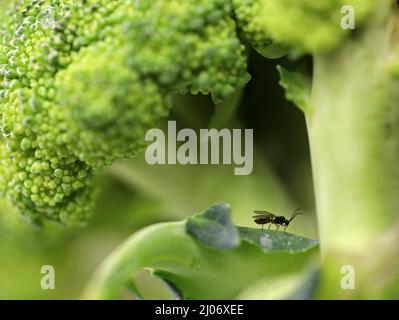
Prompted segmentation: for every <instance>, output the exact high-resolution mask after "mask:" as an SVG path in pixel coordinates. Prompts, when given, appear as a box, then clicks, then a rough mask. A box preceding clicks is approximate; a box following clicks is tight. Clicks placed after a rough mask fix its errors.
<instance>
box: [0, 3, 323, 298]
mask: <svg viewBox="0 0 399 320" xmlns="http://www.w3.org/2000/svg"><path fill="white" fill-rule="evenodd" d="M0 10H1V1H0ZM308 60H309V59H308V58H307V57H305V58H301V59H300V60H297V61H296V62H294V63H293V62H288V60H285V59H280V60H266V59H263V58H261V57H260V56H259V55H258V54H257V53H256V52H251V53H250V55H249V69H250V73H251V74H252V78H253V79H252V81H251V82H250V83H249V84H248V85H247V87H246V88H245V89H244V90H243V91H241V92H237V93H236V95H235V96H233V97H231V99H229V100H228V101H226V102H224V103H222V104H220V105H217V106H214V105H213V104H212V102H211V100H210V98H209V97H206V96H183V97H176V99H175V103H174V109H173V112H172V114H171V115H170V118H169V119H170V120H176V121H177V124H178V126H179V127H181V128H185V127H190V128H194V129H199V128H207V127H209V126H212V127H216V128H222V127H230V128H253V129H254V138H255V141H254V171H253V173H252V174H251V175H249V176H234V175H233V168H232V167H229V166H225V165H220V166H215V165H213V166H211V165H209V166H205V165H199V166H180V165H176V166H170V165H165V166H150V165H148V164H146V163H145V161H144V156H143V154H142V155H140V156H139V157H138V158H136V159H134V160H131V161H123V162H118V163H115V164H114V165H113V166H112V167H110V168H109V169H108V170H107V172H106V173H105V174H103V175H102V176H101V177H99V178H98V185H99V188H100V196H99V198H98V201H97V208H96V210H95V212H94V213H93V216H92V219H91V220H90V221H89V223H88V225H87V227H85V228H80V229H69V228H63V227H62V226H58V225H46V226H45V227H43V228H41V229H39V228H35V227H33V226H31V225H29V224H27V223H26V222H24V221H20V218H19V217H18V216H17V215H16V214H14V213H13V212H12V209H11V208H10V207H9V206H8V204H7V203H5V201H2V202H1V204H0V207H1V209H0V210H1V213H0V299H75V298H79V295H80V294H81V292H82V290H83V289H84V286H85V285H86V283H87V281H88V279H89V278H90V276H91V275H92V273H93V272H94V270H95V269H96V267H97V266H98V265H99V264H100V262H101V261H102V260H103V259H104V258H105V257H106V256H107V255H108V254H109V253H110V252H111V251H112V250H113V249H114V248H115V247H116V246H117V245H118V244H119V243H121V242H122V241H123V240H124V239H125V238H127V237H128V236H129V235H131V234H132V233H134V232H135V231H137V230H139V229H141V228H143V227H144V226H146V225H149V224H153V223H157V222H161V221H175V220H181V219H184V218H185V217H187V216H188V215H191V214H193V213H195V212H199V211H202V210H203V209H205V208H207V207H209V206H210V205H212V204H213V203H217V202H227V203H230V204H231V206H232V210H233V219H234V221H235V222H236V224H238V225H243V226H252V227H257V226H255V225H254V224H253V222H252V219H251V215H252V211H253V210H255V209H264V210H269V211H272V212H275V213H278V214H281V215H285V216H289V215H290V214H291V212H292V210H293V209H295V208H296V207H301V208H302V209H303V210H304V212H305V213H306V214H305V215H303V216H301V217H300V219H297V220H296V221H295V223H293V224H292V225H290V227H289V231H290V232H293V233H298V234H300V235H303V236H306V237H309V238H313V239H316V238H317V228H316V220H315V215H314V207H313V203H314V199H313V193H312V182H311V180H312V179H311V167H310V158H309V151H308V142H307V135H306V127H305V121H304V117H303V114H302V113H301V112H300V111H299V110H297V109H296V108H295V107H294V106H293V105H292V104H290V103H289V102H287V101H286V100H285V98H284V92H283V90H282V88H280V86H279V85H278V73H277V70H276V66H277V65H278V64H282V65H284V66H286V67H287V68H290V67H292V64H296V67H298V66H300V67H303V68H309V66H310V65H311V61H308ZM43 265H52V266H54V268H55V290H43V289H41V287H40V280H41V277H42V276H43V275H42V274H41V273H40V270H41V267H42V266H43ZM139 278H140V279H139V283H140V287H141V288H142V291H143V293H145V296H146V297H149V298H171V295H170V294H169V292H168V290H167V289H166V288H165V286H164V285H163V284H162V283H161V282H160V281H158V280H156V279H153V278H152V277H151V276H149V273H146V272H143V274H142V275H140V276H139ZM126 297H127V298H132V297H130V296H128V295H127V296H126Z"/></svg>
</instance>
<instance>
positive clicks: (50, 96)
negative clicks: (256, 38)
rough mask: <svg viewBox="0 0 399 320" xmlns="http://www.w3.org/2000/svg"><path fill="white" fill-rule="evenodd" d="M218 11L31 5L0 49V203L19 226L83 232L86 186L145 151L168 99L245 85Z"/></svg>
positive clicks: (208, 6) (20, 11)
mask: <svg viewBox="0 0 399 320" xmlns="http://www.w3.org/2000/svg"><path fill="white" fill-rule="evenodd" d="M233 17H234V15H233V7H232V3H231V2H230V1H225V0H168V1H164V0H154V1H129V0H120V1H116V0H111V1H106V0H96V1H95V0H87V1H72V0H56V1H45V0H31V1H26V0H25V1H18V2H17V3H16V4H14V5H13V8H12V9H11V14H10V18H9V19H10V21H9V22H8V23H7V25H6V26H5V27H3V29H2V31H1V32H2V42H1V43H0V129H1V133H2V137H1V139H2V144H1V146H0V153H1V160H0V192H1V193H2V194H4V195H6V196H7V197H8V198H9V199H10V200H11V202H12V203H13V204H14V206H15V207H16V208H17V209H18V210H19V212H20V213H21V214H22V215H23V216H25V217H27V218H28V219H29V220H31V221H34V222H36V223H41V222H42V221H44V220H53V221H58V222H61V223H62V224H66V225H80V224H83V223H85V222H86V221H87V218H88V216H89V214H90V212H91V211H92V209H93V203H94V195H95V189H96V188H95V183H94V179H95V177H96V175H97V174H98V173H100V172H101V171H102V169H103V168H104V167H105V166H108V165H110V164H112V162H113V161H114V160H116V159H126V158H131V157H134V156H135V155H136V154H137V153H138V152H140V151H141V150H142V149H143V148H144V147H145V142H144V136H145V132H146V131H147V130H148V129H150V128H152V127H155V126H157V125H158V124H159V122H160V121H161V120H162V119H165V118H166V117H167V115H168V114H169V110H170V108H171V97H172V96H173V95H174V94H178V93H185V92H191V93H202V94H210V95H211V96H212V98H213V100H214V101H215V102H220V101H222V100H223V99H224V98H225V97H226V96H228V95H229V94H231V93H233V92H234V91H235V90H236V89H237V88H239V87H242V86H244V85H245V84H246V82H247V81H248V80H249V78H250V77H249V74H248V73H247V71H246V69H247V65H246V54H245V47H244V45H243V44H242V43H241V42H240V39H239V37H238V35H237V31H236V29H237V26H236V22H235V20H234V18H233Z"/></svg>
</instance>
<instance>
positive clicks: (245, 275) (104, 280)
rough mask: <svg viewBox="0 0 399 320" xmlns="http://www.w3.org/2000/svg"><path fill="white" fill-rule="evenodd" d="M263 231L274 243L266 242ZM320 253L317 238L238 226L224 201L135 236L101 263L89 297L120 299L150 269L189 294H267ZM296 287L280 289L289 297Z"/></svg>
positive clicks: (186, 296)
mask: <svg viewBox="0 0 399 320" xmlns="http://www.w3.org/2000/svg"><path fill="white" fill-rule="evenodd" d="M211 233H214V234H213V235H212V236H211V235H210V234H211ZM262 235H263V236H265V237H267V238H268V241H269V242H268V243H263V244H262ZM218 237H220V239H221V240H218V239H217V238H218ZM229 238H230V239H229ZM289 241H291V243H289ZM270 243H272V245H270ZM316 253H317V241H313V240H309V239H305V238H302V237H298V236H295V235H292V234H284V232H278V231H262V230H259V229H250V228H237V227H235V226H234V225H233V224H232V222H231V220H230V207H229V206H228V205H225V204H218V205H215V206H212V207H210V208H209V209H207V210H205V211H204V212H203V213H200V214H196V215H194V216H192V217H191V218H189V219H187V220H185V221H182V222H174V223H162V224H156V225H153V226H150V227H147V228H145V229H143V230H141V231H140V232H138V233H137V234H134V235H132V236H131V237H130V238H129V239H128V240H127V241H126V242H125V243H124V244H122V245H121V246H120V247H119V248H117V249H116V250H115V251H114V252H113V253H112V254H111V256H110V257H109V258H108V259H106V261H105V262H104V263H103V264H102V266H100V268H99V270H98V271H97V272H96V274H95V275H94V277H93V278H92V280H91V282H90V283H89V285H88V286H87V288H86V291H85V293H84V295H83V297H84V298H88V299H114V298H117V297H118V295H119V294H121V292H122V289H123V288H124V287H125V288H126V287H127V286H128V284H130V285H129V287H131V283H130V281H131V278H132V275H133V276H134V275H135V273H137V272H138V271H139V270H141V269H143V268H147V269H150V270H152V271H153V274H154V275H155V276H158V277H160V278H161V279H163V280H165V281H166V282H167V283H168V284H170V285H172V286H173V287H174V288H175V289H176V290H177V291H179V292H180V293H181V295H182V297H183V298H184V299H234V298H238V297H240V295H242V293H245V292H247V291H248V290H252V289H253V288H254V287H256V292H257V293H256V295H255V296H253V295H252V296H251V297H252V298H260V297H262V298H263V297H264V295H265V292H268V291H270V290H268V287H269V286H270V285H271V284H272V283H278V281H277V280H278V279H280V278H282V279H286V278H287V277H296V279H301V278H302V276H301V275H302V272H304V271H305V270H306V269H307V267H308V266H309V265H310V264H311V263H312V262H314V259H313V258H314V257H315V255H316ZM293 289H294V288H292V287H289V290H288V292H287V291H286V292H279V293H280V294H281V297H287V296H290V294H292V291H293ZM135 291H137V290H135ZM280 291H281V290H280ZM251 292H254V291H251ZM244 296H245V294H244Z"/></svg>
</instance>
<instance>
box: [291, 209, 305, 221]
mask: <svg viewBox="0 0 399 320" xmlns="http://www.w3.org/2000/svg"><path fill="white" fill-rule="evenodd" d="M298 214H303V212H302V211H301V208H296V209H295V210H294V212H293V213H292V216H291V218H290V220H288V222H291V221H292V220H294V218H295V217H296V216H297V215H298Z"/></svg>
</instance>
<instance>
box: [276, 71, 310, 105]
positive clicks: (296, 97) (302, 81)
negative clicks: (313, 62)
mask: <svg viewBox="0 0 399 320" xmlns="http://www.w3.org/2000/svg"><path fill="white" fill-rule="evenodd" d="M277 70H278V72H279V74H280V79H281V80H280V85H281V86H282V87H283V88H284V89H285V96H286V98H287V100H289V101H291V102H292V103H294V104H295V105H296V106H297V107H298V108H299V109H301V110H302V111H303V112H304V113H308V112H311V109H312V108H311V105H310V87H311V85H310V80H309V79H308V78H307V77H306V75H304V74H303V73H300V72H289V71H287V70H286V69H284V68H283V67H282V66H278V67H277Z"/></svg>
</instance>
